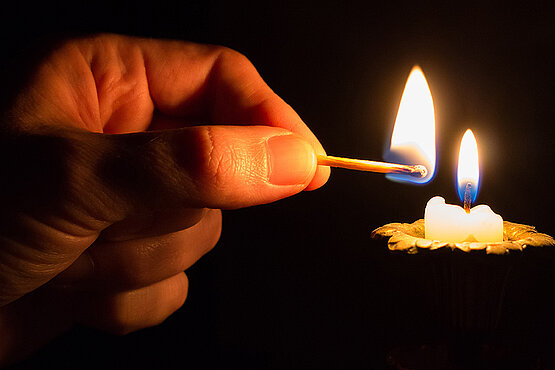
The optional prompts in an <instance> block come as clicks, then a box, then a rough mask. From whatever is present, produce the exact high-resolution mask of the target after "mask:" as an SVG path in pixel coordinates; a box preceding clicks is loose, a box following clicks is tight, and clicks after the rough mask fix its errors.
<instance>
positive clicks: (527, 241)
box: [371, 219, 555, 254]
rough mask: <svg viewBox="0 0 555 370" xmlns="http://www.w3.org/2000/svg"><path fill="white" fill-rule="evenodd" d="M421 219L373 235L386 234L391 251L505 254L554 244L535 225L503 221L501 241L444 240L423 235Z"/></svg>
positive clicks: (551, 239) (378, 236) (391, 226)
mask: <svg viewBox="0 0 555 370" xmlns="http://www.w3.org/2000/svg"><path fill="white" fill-rule="evenodd" d="M424 235H425V233H424V220H423V219H420V220H417V221H415V222H413V223H412V224H407V223H391V224H387V225H384V226H381V227H379V228H377V229H375V230H374V231H372V234H371V237H372V238H373V239H383V238H389V240H388V242H387V246H388V248H389V249H390V250H392V251H405V252H407V253H410V254H414V253H418V251H419V250H435V249H440V248H451V249H460V250H462V251H464V252H471V251H484V250H485V252H486V253H487V254H507V253H509V252H510V251H522V250H524V249H525V248H526V247H555V240H554V239H553V238H552V237H551V236H549V235H547V234H542V233H539V232H537V231H536V228H535V227H534V226H529V225H523V224H517V223H514V222H509V221H503V241H502V242H495V243H491V242H461V243H454V242H447V241H441V240H431V239H426V238H425V236H424Z"/></svg>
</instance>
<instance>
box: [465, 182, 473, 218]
mask: <svg viewBox="0 0 555 370" xmlns="http://www.w3.org/2000/svg"><path fill="white" fill-rule="evenodd" d="M471 188H472V185H470V183H467V184H466V187H465V188H464V211H465V212H466V213H470V206H471V205H472V194H471V192H470V189H471Z"/></svg>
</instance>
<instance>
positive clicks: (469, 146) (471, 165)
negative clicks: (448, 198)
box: [457, 129, 480, 202]
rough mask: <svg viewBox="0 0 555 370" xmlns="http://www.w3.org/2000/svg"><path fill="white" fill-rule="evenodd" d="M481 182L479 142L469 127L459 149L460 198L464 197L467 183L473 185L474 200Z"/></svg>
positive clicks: (472, 194) (458, 182) (472, 195)
mask: <svg viewBox="0 0 555 370" xmlns="http://www.w3.org/2000/svg"><path fill="white" fill-rule="evenodd" d="M479 182H480V165H479V163H478V144H477V143H476V138H475V137H474V134H473V133H472V130H470V129H468V130H466V132H465V133H464V136H463V138H462V140H461V148H460V151H459V166H458V168H457V184H458V192H459V198H460V199H461V200H463V199H464V192H465V188H466V185H467V184H470V186H471V197H472V201H473V202H474V201H475V200H476V196H477V195H478V185H479Z"/></svg>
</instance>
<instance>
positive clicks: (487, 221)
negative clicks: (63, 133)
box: [424, 130, 503, 243]
mask: <svg viewBox="0 0 555 370" xmlns="http://www.w3.org/2000/svg"><path fill="white" fill-rule="evenodd" d="M479 178H480V171H479V164H478V146H477V144H476V139H475V137H474V134H473V133H472V131H471V130H467V131H466V133H465V134H464V136H463V139H462V141H461V148H460V151H459V166H458V170H457V182H458V190H459V192H458V193H459V197H460V198H461V200H464V203H465V208H462V207H460V206H457V205H453V204H445V199H443V198H442V197H433V198H432V199H430V200H429V201H428V204H427V205H426V210H425V212H424V230H425V234H426V239H431V240H442V241H447V242H456V243H458V242H501V241H503V219H502V218H501V216H499V215H497V214H495V213H494V212H493V211H492V210H491V208H490V207H488V206H487V205H479V206H476V207H474V208H472V209H471V208H470V203H471V202H472V201H474V200H475V199H476V195H477V193H478V191H477V190H478V183H479Z"/></svg>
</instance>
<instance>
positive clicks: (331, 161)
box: [316, 155, 428, 177]
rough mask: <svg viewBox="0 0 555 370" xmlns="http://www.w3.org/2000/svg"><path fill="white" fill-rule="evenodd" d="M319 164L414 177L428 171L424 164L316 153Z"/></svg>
mask: <svg viewBox="0 0 555 370" xmlns="http://www.w3.org/2000/svg"><path fill="white" fill-rule="evenodd" d="M316 158H317V160H318V165H319V166H330V167H339V168H347V169H349V170H357V171H368V172H378V173H395V174H402V175H410V176H414V177H425V176H426V174H427V173H428V171H427V170H426V167H424V166H422V165H415V166H408V165H404V164H397V163H387V162H376V161H367V160H363V159H352V158H342V157H332V156H329V155H327V156H326V155H316Z"/></svg>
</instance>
